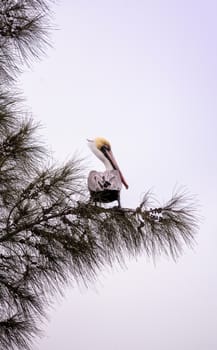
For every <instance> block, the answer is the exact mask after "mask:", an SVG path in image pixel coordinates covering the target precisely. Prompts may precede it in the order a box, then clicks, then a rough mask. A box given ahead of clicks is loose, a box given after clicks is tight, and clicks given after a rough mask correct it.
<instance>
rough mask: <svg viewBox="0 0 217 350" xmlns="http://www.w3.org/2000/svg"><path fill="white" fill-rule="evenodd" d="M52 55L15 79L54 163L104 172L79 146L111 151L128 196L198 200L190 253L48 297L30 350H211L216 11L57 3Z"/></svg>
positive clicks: (215, 264) (211, 7)
mask: <svg viewBox="0 0 217 350" xmlns="http://www.w3.org/2000/svg"><path fill="white" fill-rule="evenodd" d="M53 9H54V21H55V23H56V26H57V27H58V30H56V31H54V32H53V33H52V41H53V48H51V49H49V50H48V51H47V57H45V58H44V59H43V60H42V61H41V62H39V63H35V64H34V65H33V67H32V68H31V70H27V71H26V72H25V73H24V74H23V75H22V77H21V87H22V89H23V90H24V94H25V96H26V98H27V105H28V106H29V108H30V109H31V111H32V113H33V115H34V118H35V119H36V120H37V121H40V122H41V123H42V125H43V128H42V130H41V134H42V136H43V139H44V140H45V141H46V143H47V145H48V146H49V148H50V149H52V151H53V157H54V158H55V159H57V160H58V161H59V162H62V161H65V160H67V159H69V158H70V157H71V156H72V155H73V154H74V152H76V151H77V152H78V153H79V154H80V155H81V156H82V157H86V160H85V161H86V162H87V166H88V168H87V171H89V170H90V169H91V170H92V169H95V170H101V169H103V165H102V164H101V163H100V161H99V160H97V158H95V157H94V155H93V154H91V152H90V150H89V148H88V147H87V145H86V138H91V137H95V136H104V137H106V138H108V139H109V140H110V142H111V144H112V149H113V153H114V154H115V156H116V158H117V160H118V162H119V165H120V167H121V169H122V172H123V174H124V176H125V178H126V180H127V182H128V184H129V189H128V190H125V189H123V191H122V195H121V196H122V205H123V206H127V207H136V206H137V205H138V203H139V201H140V200H141V198H142V195H143V193H144V192H146V191H147V190H148V189H150V188H151V189H152V190H153V191H154V192H155V194H156V197H157V198H158V199H159V200H160V201H162V202H164V201H166V200H168V199H169V198H170V196H171V194H172V192H173V190H174V187H175V186H186V187H187V189H188V190H189V192H190V193H192V194H195V195H196V196H197V198H198V200H199V202H200V213H201V216H202V220H201V223H200V231H199V233H198V236H197V239H196V240H197V245H196V246H195V248H194V250H190V249H189V248H187V247H186V248H185V249H184V254H183V255H182V256H181V257H180V258H179V259H178V261H177V262H176V263H175V262H173V261H172V259H168V258H165V257H161V258H159V259H157V260H156V263H155V264H154V263H153V262H152V261H151V260H148V259H147V258H146V256H145V255H144V256H141V257H139V258H138V259H137V261H135V260H134V259H131V260H126V262H127V263H126V268H125V269H122V268H120V267H118V266H115V267H114V269H109V268H108V269H105V270H104V271H102V272H101V273H100V274H99V276H98V280H97V282H96V283H95V284H93V285H92V286H90V287H89V288H88V289H87V288H85V287H84V286H77V285H76V284H74V287H71V288H67V289H66V290H65V296H64V298H63V299H61V298H59V299H58V300H56V299H55V302H54V308H53V309H52V310H50V312H49V316H50V321H49V322H48V323H46V324H45V325H44V327H43V329H44V331H45V336H44V338H42V339H41V340H38V341H37V342H36V344H35V346H34V347H33V350H60V349H61V350H72V349H73V350H74V349H75V350H92V349H93V350H122V349H124V350H132V349H136V350H143V349H147V350H174V349H176V350H204V349H206V350H216V349H217V332H216V329H217V328H216V326H217V298H216V295H217V255H216V249H217V224H216V202H217V185H216V183H217V162H216V160H217V159H216V150H217V137H216V135H217V119H216V116H217V39H216V38H217V20H216V14H217V3H216V1H215V0H213V1H209V0H207V1H200V0H197V1H192V0H182V1H178V0H171V1H167V0H158V1H156V0H150V1H146V0H143V1H142V0H141V1H138V0H133V1H132V0H131V1H127V0H126V1H121V0H109V1H104V0H98V1H96V0H92V1H89V0H84V1H71V0H61V1H59V4H58V6H55V7H54V8H53Z"/></svg>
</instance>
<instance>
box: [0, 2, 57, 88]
mask: <svg viewBox="0 0 217 350" xmlns="http://www.w3.org/2000/svg"><path fill="white" fill-rule="evenodd" d="M48 4H49V1H45V0H44V1H43V0H2V1H1V4H0V80H1V82H9V81H10V80H12V79H13V78H14V76H15V75H16V73H17V72H19V71H20V69H21V66H22V65H23V63H30V62H31V59H32V58H37V57H39V56H41V55H42V54H44V48H45V47H47V46H49V40H48V37H49V35H48V33H49V30H50V28H51V25H50V13H51V11H50V9H49V6H48Z"/></svg>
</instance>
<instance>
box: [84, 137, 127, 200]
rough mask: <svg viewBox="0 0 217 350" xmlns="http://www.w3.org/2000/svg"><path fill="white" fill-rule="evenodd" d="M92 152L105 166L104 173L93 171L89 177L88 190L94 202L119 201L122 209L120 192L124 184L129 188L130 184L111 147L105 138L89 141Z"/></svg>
mask: <svg viewBox="0 0 217 350" xmlns="http://www.w3.org/2000/svg"><path fill="white" fill-rule="evenodd" d="M87 141H88V146H89V147H90V149H91V151H92V152H93V153H94V154H95V155H96V156H97V158H99V159H100V160H101V161H102V162H103V163H104V165H105V169H106V170H105V171H104V172H97V171H91V172H90V174H89V176H88V189H89V191H90V196H91V199H92V200H93V201H94V202H102V203H109V202H113V201H116V200H117V201H118V206H119V207H120V190H121V187H122V184H123V185H124V186H125V187H126V188H128V184H127V182H126V180H125V178H124V177H123V174H122V172H121V170H120V168H119V166H118V164H117V162H116V159H115V157H114V155H113V153H112V150H111V145H110V143H109V141H107V140H106V139H105V138H102V137H97V138H95V139H94V140H87Z"/></svg>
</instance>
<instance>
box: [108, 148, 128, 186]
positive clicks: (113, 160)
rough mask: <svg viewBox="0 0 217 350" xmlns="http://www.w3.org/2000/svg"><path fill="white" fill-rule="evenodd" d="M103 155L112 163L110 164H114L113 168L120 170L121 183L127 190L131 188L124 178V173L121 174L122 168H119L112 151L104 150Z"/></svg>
mask: <svg viewBox="0 0 217 350" xmlns="http://www.w3.org/2000/svg"><path fill="white" fill-rule="evenodd" d="M103 153H104V154H105V156H106V158H107V159H108V160H109V161H110V163H111V164H112V166H113V168H114V169H116V170H118V172H119V174H120V178H121V182H122V183H123V185H124V186H125V187H126V189H128V187H129V186H128V184H127V182H126V180H125V178H124V176H123V174H122V172H121V170H120V168H119V166H118V163H117V162H116V159H115V157H114V155H113V153H112V151H111V149H110V150H107V149H106V150H104V152H103Z"/></svg>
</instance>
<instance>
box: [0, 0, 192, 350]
mask: <svg viewBox="0 0 217 350" xmlns="http://www.w3.org/2000/svg"><path fill="white" fill-rule="evenodd" d="M48 5H49V4H48V2H46V1H43V0H2V1H1V4H0V82H1V85H0V348H1V349H4V350H11V349H22V350H24V349H30V345H31V342H32V340H33V338H34V336H35V335H37V334H40V329H39V328H38V325H39V321H40V320H42V319H43V318H44V317H45V316H46V306H47V304H48V303H49V300H50V296H51V295H52V294H53V293H54V292H57V291H59V292H60V293H61V291H62V288H63V286H64V285H65V283H67V281H70V280H72V279H74V280H80V279H82V280H83V281H84V282H85V283H88V281H92V280H93V279H94V278H95V277H96V275H97V273H98V272H99V271H100V268H101V267H102V266H104V265H105V264H111V265H112V264H113V262H114V261H123V260H124V259H125V256H126V255H133V256H134V255H138V254H143V253H147V254H148V255H149V256H155V255H158V254H161V253H165V254H168V255H172V257H173V258H176V257H177V256H178V255H179V254H180V253H181V252H182V248H183V243H184V244H186V245H188V246H191V245H192V244H193V242H194V235H195V232H196V229H197V216H196V214H195V211H194V204H193V201H192V200H191V198H190V197H189V196H188V195H187V194H185V193H180V194H179V193H176V194H174V195H173V197H172V199H171V200H170V201H169V202H168V203H167V204H165V205H163V206H162V207H157V208H155V205H154V204H153V203H150V198H151V196H150V194H149V193H147V194H146V195H145V196H144V200H143V201H142V203H141V204H140V205H139V206H138V207H137V208H136V209H131V208H125V209H121V208H106V207H100V206H96V205H93V204H91V203H90V202H89V201H88V194H87V189H86V186H85V185H84V184H85V180H84V177H83V172H82V162H81V161H80V160H79V159H76V158H74V159H72V160H71V161H69V162H68V163H67V164H64V165H62V166H61V167H60V166H55V165H51V166H49V165H48V164H49V162H50V161H49V158H48V155H47V152H46V149H45V148H44V147H43V145H42V144H40V143H39V141H38V136H37V132H38V126H37V125H35V123H34V122H33V121H32V120H31V119H30V118H26V117H25V118H23V112H22V108H21V101H19V99H18V98H16V97H14V96H16V94H14V91H13V85H12V82H13V80H14V79H17V74H18V73H19V71H21V69H22V65H23V63H24V62H26V63H28V64H29V63H30V62H31V59H32V58H35V57H38V56H40V54H41V53H42V52H43V49H44V47H45V46H46V43H47V41H48V39H47V38H48V31H49V25H48V23H49V14H50V10H49V6H48ZM153 208H154V209H153Z"/></svg>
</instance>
